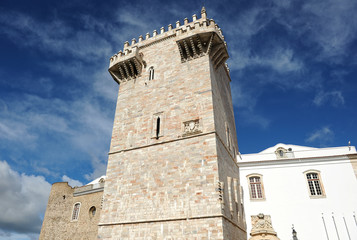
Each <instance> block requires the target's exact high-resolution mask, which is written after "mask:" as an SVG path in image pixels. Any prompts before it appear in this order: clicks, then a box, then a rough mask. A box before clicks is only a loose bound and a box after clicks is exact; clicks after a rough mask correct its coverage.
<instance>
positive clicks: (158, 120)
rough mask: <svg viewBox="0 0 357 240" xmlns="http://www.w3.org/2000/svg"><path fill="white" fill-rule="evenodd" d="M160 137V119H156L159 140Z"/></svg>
mask: <svg viewBox="0 0 357 240" xmlns="http://www.w3.org/2000/svg"><path fill="white" fill-rule="evenodd" d="M159 135H160V117H157V119H156V139H159Z"/></svg>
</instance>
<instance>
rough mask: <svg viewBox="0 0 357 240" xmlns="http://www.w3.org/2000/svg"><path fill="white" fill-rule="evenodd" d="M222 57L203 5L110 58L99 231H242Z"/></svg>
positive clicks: (203, 234)
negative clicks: (111, 94) (112, 101)
mask: <svg viewBox="0 0 357 240" xmlns="http://www.w3.org/2000/svg"><path fill="white" fill-rule="evenodd" d="M227 59H228V52H227V46H226V43H225V41H224V37H223V35H222V31H221V29H220V28H219V27H218V26H217V24H216V23H215V22H214V20H213V19H208V18H207V15H206V11H205V9H204V8H203V9H202V11H201V18H199V19H198V18H197V16H196V15H193V21H192V22H189V20H188V19H187V18H186V19H185V20H184V23H183V25H181V24H180V22H179V21H177V22H176V27H175V28H174V27H173V26H172V25H171V24H170V25H169V26H168V28H167V30H165V28H164V27H162V28H161V29H160V31H159V32H157V31H156V30H155V31H154V32H153V34H152V36H150V34H149V33H147V34H146V36H145V38H144V37H142V36H140V37H139V39H138V41H136V40H135V39H133V40H132V41H131V44H129V42H125V44H124V49H123V51H119V53H117V54H115V55H114V56H113V57H111V59H110V65H109V72H110V74H111V75H112V77H113V79H114V80H115V81H116V82H118V83H119V84H120V87H119V95H118V100H117V107H116V113H115V120H114V126H113V133H112V140H111V146H110V152H109V159H108V168H107V179H106V182H105V187H104V202H103V209H102V211H101V216H100V221H99V224H98V226H99V228H98V239H105V240H107V239H242V240H243V239H246V226H245V220H244V209H243V204H242V197H241V193H240V189H241V188H240V184H239V180H238V179H239V172H238V166H237V162H236V155H237V153H238V146H237V137H236V128H235V123H234V115H233V107H232V98H231V90H230V81H231V80H230V76H229V70H228V67H227V66H226V64H225V61H226V60H227Z"/></svg>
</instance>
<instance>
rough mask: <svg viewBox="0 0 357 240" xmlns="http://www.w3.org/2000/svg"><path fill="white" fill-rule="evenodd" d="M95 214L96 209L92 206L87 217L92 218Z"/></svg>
mask: <svg viewBox="0 0 357 240" xmlns="http://www.w3.org/2000/svg"><path fill="white" fill-rule="evenodd" d="M96 212H97V209H96V207H94V206H92V207H91V208H90V209H89V217H91V218H92V217H94V215H95V213H96Z"/></svg>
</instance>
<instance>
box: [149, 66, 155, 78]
mask: <svg viewBox="0 0 357 240" xmlns="http://www.w3.org/2000/svg"><path fill="white" fill-rule="evenodd" d="M153 79H154V67H150V68H149V80H153Z"/></svg>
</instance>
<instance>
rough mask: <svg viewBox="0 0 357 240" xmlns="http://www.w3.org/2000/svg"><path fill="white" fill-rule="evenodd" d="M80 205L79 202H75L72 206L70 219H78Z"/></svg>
mask: <svg viewBox="0 0 357 240" xmlns="http://www.w3.org/2000/svg"><path fill="white" fill-rule="evenodd" d="M80 207H81V204H80V203H76V204H75V205H74V207H73V213H72V220H78V216H79V209H80Z"/></svg>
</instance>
